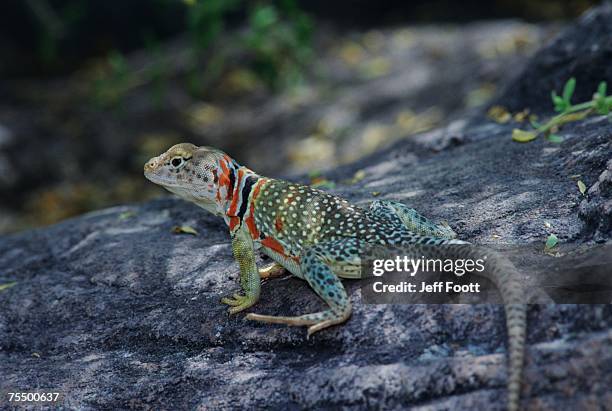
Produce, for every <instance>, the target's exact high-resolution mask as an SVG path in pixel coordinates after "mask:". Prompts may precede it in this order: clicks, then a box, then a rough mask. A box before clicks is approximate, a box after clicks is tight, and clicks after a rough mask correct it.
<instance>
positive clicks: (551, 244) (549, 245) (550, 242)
mask: <svg viewBox="0 0 612 411" xmlns="http://www.w3.org/2000/svg"><path fill="white" fill-rule="evenodd" d="M557 244H559V238H558V237H557V236H556V235H554V234H550V235H549V236H548V238H547V239H546V245H545V248H546V250H551V249H553V248H555V247H556V246H557Z"/></svg>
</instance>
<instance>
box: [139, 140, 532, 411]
mask: <svg viewBox="0 0 612 411" xmlns="http://www.w3.org/2000/svg"><path fill="white" fill-rule="evenodd" d="M144 173H145V176H146V178H148V179H149V180H151V181H152V182H154V183H156V184H158V185H161V186H163V187H164V188H166V189H167V190H169V191H171V192H172V193H174V194H177V195H178V196H179V197H181V198H183V199H185V200H188V201H191V202H194V203H195V204H197V205H198V206H200V207H202V208H204V209H205V210H207V211H209V212H211V213H213V214H215V215H217V216H220V217H222V218H223V219H224V220H225V222H226V224H227V225H228V227H229V231H230V235H231V240H232V250H233V254H234V257H235V259H236V260H237V262H238V265H239V268H240V286H241V288H242V290H243V293H242V294H239V293H236V294H234V295H233V296H232V297H226V298H223V299H222V302H223V303H225V304H227V305H229V306H231V308H230V309H229V312H230V314H236V313H238V312H241V311H243V310H245V309H247V308H249V307H251V306H253V305H254V304H255V303H256V302H257V300H258V299H259V294H260V287H261V279H262V278H266V277H269V276H273V275H275V274H278V273H279V272H280V271H282V269H283V268H284V269H286V270H288V271H289V272H290V273H291V274H293V275H294V276H296V277H298V278H301V279H303V280H306V281H307V282H308V284H309V285H310V286H311V287H312V289H313V290H314V291H315V292H316V293H317V294H318V295H319V297H321V298H322V299H323V300H324V301H325V303H327V305H328V306H329V308H328V309H326V310H324V311H320V312H317V313H312V314H304V315H300V316H295V317H279V316H269V315H261V314H253V313H250V314H247V316H246V318H247V319H249V320H255V321H262V322H267V323H278V324H287V325H298V326H299V325H303V326H308V335H309V336H310V335H311V334H313V333H315V332H317V331H320V330H322V329H324V328H327V327H329V326H332V325H335V324H340V323H343V322H345V321H346V320H347V319H348V318H349V316H350V315H351V309H352V308H351V302H350V300H349V297H348V295H347V293H346V291H345V289H344V287H343V285H342V282H341V281H340V278H361V259H360V253H362V252H363V250H364V249H365V248H366V247H367V246H368V245H399V246H405V247H407V248H408V249H410V250H412V251H414V253H415V255H419V251H420V250H421V249H422V248H424V247H426V246H429V247H428V248H431V245H434V246H437V245H446V244H451V245H458V246H459V247H453V250H455V252H456V254H455V255H448V253H449V251H448V249H447V248H444V247H434V249H440V256H441V257H446V258H452V257H455V258H461V257H464V258H469V257H471V256H472V255H471V254H470V253H471V247H469V246H468V245H467V244H469V243H467V242H465V241H461V240H457V239H455V233H454V232H453V230H452V229H450V227H448V226H447V225H443V224H435V223H433V222H431V221H429V220H427V219H426V218H424V217H422V216H421V215H419V214H418V213H417V212H416V211H415V210H413V209H410V208H408V207H407V206H405V205H403V204H402V203H399V202H393V201H375V202H374V203H373V204H372V205H371V206H370V208H369V209H367V210H366V209H362V208H360V207H357V206H355V205H352V204H350V203H349V202H348V201H346V200H345V199H342V198H340V197H337V196H334V195H331V194H329V193H327V192H325V191H321V190H318V189H315V188H312V187H309V186H305V185H300V184H296V183H291V182H287V181H283V180H277V179H272V178H267V177H263V176H260V175H258V174H256V173H255V172H253V171H251V170H250V169H248V168H247V167H244V166H241V165H239V164H238V163H237V162H236V161H235V160H233V159H232V158H231V157H229V156H228V155H227V154H225V153H224V152H222V151H220V150H217V149H215V148H211V147H197V146H195V145H193V144H189V143H183V144H178V145H175V146H173V147H171V148H170V149H169V150H168V151H166V152H165V153H163V154H161V155H160V156H158V157H154V158H152V159H150V160H149V161H148V162H147V163H146V164H145V166H144ZM461 245H464V246H461ZM257 250H261V251H262V252H263V253H265V254H267V255H268V256H270V257H271V258H272V259H273V260H274V261H275V263H273V264H272V265H270V266H268V267H266V268H264V269H261V270H259V269H258V268H257V266H256V264H255V261H256V258H255V252H256V251H257ZM417 258H418V257H417ZM508 270H511V269H510V268H508V267H507V266H504V265H503V264H500V265H497V266H495V265H494V266H493V268H492V277H493V278H492V280H493V281H494V283H495V284H496V285H497V286H498V287H499V288H500V292H501V294H502V296H503V298H504V301H505V303H506V304H505V311H506V322H507V330H508V338H509V349H508V353H509V373H508V374H509V376H508V409H509V410H517V409H518V405H519V394H520V379H521V373H522V368H523V355H524V344H525V329H526V309H525V305H524V304H520V301H521V295H520V293H521V289H520V286H519V284H518V283H517V281H516V280H515V279H514V278H513V277H511V276H510V275H509V273H508Z"/></svg>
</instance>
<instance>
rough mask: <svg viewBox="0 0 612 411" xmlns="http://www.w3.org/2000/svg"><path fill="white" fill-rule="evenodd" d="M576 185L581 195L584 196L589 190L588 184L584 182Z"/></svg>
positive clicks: (578, 182)
mask: <svg viewBox="0 0 612 411" xmlns="http://www.w3.org/2000/svg"><path fill="white" fill-rule="evenodd" d="M576 184H577V185H578V190H579V191H580V194H582V195H584V193H586V190H587V187H586V184H584V183H583V182H582V180H578V181H577V182H576Z"/></svg>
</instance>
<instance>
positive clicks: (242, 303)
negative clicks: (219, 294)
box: [221, 293, 257, 314]
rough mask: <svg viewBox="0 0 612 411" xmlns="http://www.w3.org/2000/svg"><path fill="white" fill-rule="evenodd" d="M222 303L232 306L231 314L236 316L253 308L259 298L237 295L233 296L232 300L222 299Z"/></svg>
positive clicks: (228, 298)
mask: <svg viewBox="0 0 612 411" xmlns="http://www.w3.org/2000/svg"><path fill="white" fill-rule="evenodd" d="M221 302H222V303H223V304H227V305H231V306H232V308H230V309H229V313H230V314H236V313H239V312H240V311H242V310H246V309H247V308H249V307H251V306H253V304H255V303H256V302H257V298H256V297H251V296H248V295H242V294H238V293H236V294H234V295H233V296H232V298H230V297H225V298H222V299H221Z"/></svg>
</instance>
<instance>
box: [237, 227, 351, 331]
mask: <svg viewBox="0 0 612 411" xmlns="http://www.w3.org/2000/svg"><path fill="white" fill-rule="evenodd" d="M360 246H361V241H360V240H358V239H355V238H344V239H340V240H335V241H328V242H323V243H319V244H317V245H315V246H313V247H311V248H309V249H307V250H305V251H304V252H302V254H301V255H300V260H301V264H300V266H301V275H302V276H303V278H304V279H305V280H306V281H307V282H308V284H309V285H310V286H311V287H312V289H313V290H314V291H315V292H316V293H317V294H318V295H319V297H321V298H322V299H323V301H325V302H326V303H327V305H328V306H329V309H327V310H324V311H320V312H318V313H313V314H305V315H300V316H296V317H282V316H271V315H261V314H253V313H250V314H247V316H246V318H247V320H255V321H261V322H266V323H275V324H286V325H297V326H299V325H308V326H309V327H308V336H310V335H311V334H313V333H315V332H317V331H320V330H322V329H324V328H327V327H330V326H332V325H336V324H340V323H343V322H345V321H346V320H347V319H348V318H349V317H350V315H351V310H352V308H351V302H350V300H349V298H348V295H347V294H346V290H345V289H344V286H343V285H342V282H341V281H340V278H338V276H343V277H344V276H346V277H353V278H358V277H359V275H358V274H355V271H358V270H359V269H360V267H361V265H360V261H361V260H360V258H359V251H360Z"/></svg>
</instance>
